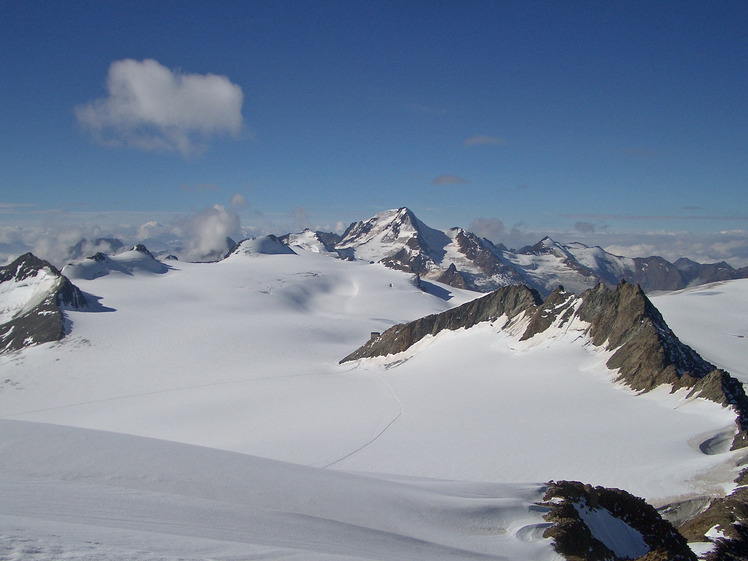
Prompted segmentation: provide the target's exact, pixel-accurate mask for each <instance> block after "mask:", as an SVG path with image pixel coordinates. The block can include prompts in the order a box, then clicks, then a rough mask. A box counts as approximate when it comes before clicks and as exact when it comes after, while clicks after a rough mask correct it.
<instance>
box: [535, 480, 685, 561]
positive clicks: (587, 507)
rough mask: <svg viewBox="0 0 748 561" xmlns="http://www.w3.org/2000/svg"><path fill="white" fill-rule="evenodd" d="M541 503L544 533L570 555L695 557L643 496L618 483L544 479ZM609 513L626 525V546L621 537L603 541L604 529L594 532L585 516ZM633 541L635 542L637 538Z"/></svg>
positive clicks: (610, 560) (587, 560) (611, 560)
mask: <svg viewBox="0 0 748 561" xmlns="http://www.w3.org/2000/svg"><path fill="white" fill-rule="evenodd" d="M544 501H547V502H545V503H544V506H547V507H549V508H550V511H549V512H548V513H547V514H546V515H545V516H544V518H545V519H546V520H547V521H548V522H551V523H552V525H551V526H550V527H549V528H548V529H547V530H546V531H545V533H544V534H543V537H545V538H550V539H552V540H553V546H554V549H555V550H556V551H557V552H558V553H559V554H561V555H563V556H564V557H565V558H566V559H569V560H570V561H577V560H578V561H582V560H584V561H598V560H599V561H603V560H605V561H616V560H619V559H638V560H639V561H660V560H662V561H666V560H667V561H696V559H697V557H696V555H695V554H694V553H693V551H691V549H690V548H689V547H688V543H687V541H686V539H685V538H684V537H683V536H682V535H681V534H680V533H678V531H677V530H676V529H675V528H674V527H673V526H672V524H670V522H668V521H667V520H665V519H663V518H662V517H661V516H660V514H659V513H658V512H657V510H655V508H654V507H652V506H651V505H649V504H648V503H647V502H646V501H644V499H641V498H639V497H635V496H634V495H631V494H630V493H628V492H626V491H623V490H621V489H609V488H605V487H592V486H591V485H585V484H582V483H580V482H578V481H558V482H551V483H549V484H548V489H547V491H546V494H545V497H544ZM600 515H601V516H602V517H603V519H604V520H605V521H606V522H607V521H608V520H609V516H612V517H613V518H615V519H617V520H618V521H620V522H621V523H623V524H625V525H626V526H628V528H629V529H630V533H631V535H632V536H635V537H637V538H638V535H640V536H641V538H642V540H641V541H639V540H638V539H636V538H635V539H633V540H632V541H633V542H634V543H633V544H632V545H631V546H630V547H629V548H628V550H629V551H627V552H626V556H621V555H623V552H621V551H618V553H616V551H614V549H616V548H617V547H618V548H622V545H621V544H620V543H606V537H607V536H604V535H595V534H596V532H595V530H594V528H593V529H591V528H590V526H589V525H588V524H587V523H586V522H585V520H586V519H587V520H589V519H594V518H595V517H596V516H600ZM637 542H638V543H637Z"/></svg>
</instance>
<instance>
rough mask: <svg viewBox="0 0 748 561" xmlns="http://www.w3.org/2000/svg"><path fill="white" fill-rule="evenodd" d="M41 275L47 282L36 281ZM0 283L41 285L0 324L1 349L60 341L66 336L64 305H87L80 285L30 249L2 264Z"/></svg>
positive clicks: (3, 350)
mask: <svg viewBox="0 0 748 561" xmlns="http://www.w3.org/2000/svg"><path fill="white" fill-rule="evenodd" d="M41 278H46V279H47V282H44V283H43V282H42V281H41V280H38V281H37V279H41ZM0 283H19V284H24V285H26V286H27V287H28V286H29V285H33V284H34V283H37V284H38V288H37V289H36V290H33V291H32V297H31V298H32V300H30V301H29V302H27V303H26V304H25V305H22V306H20V307H19V308H18V309H17V310H16V311H15V313H14V314H13V315H12V317H11V318H10V319H9V320H8V321H6V322H4V323H2V324H0V352H9V351H16V350H20V349H22V348H24V347H28V346H30V345H36V344H41V343H48V342H52V341H59V340H60V339H62V338H63V337H64V336H65V321H64V317H63V314H62V307H64V306H67V307H71V308H80V307H82V306H86V299H85V297H84V296H83V293H82V292H81V291H80V290H79V289H78V287H76V286H75V285H74V284H73V283H71V282H70V281H69V280H68V279H67V278H66V277H65V276H63V275H62V274H61V273H60V271H59V270H57V268H56V267H54V266H53V265H52V264H50V263H49V262H47V261H44V260H43V259H39V258H38V257H36V256H35V255H33V254H31V253H26V254H24V255H21V256H20V257H19V258H18V259H16V260H15V261H13V262H12V263H11V264H10V265H7V266H6V267H2V268H0ZM11 290H12V288H11Z"/></svg>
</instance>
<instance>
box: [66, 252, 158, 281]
mask: <svg viewBox="0 0 748 561" xmlns="http://www.w3.org/2000/svg"><path fill="white" fill-rule="evenodd" d="M168 270H169V266H168V265H166V264H164V263H163V262H161V261H159V260H157V259H156V258H155V257H154V256H153V254H152V253H151V252H150V251H148V248H147V247H145V246H144V245H143V244H138V245H136V246H135V247H133V248H132V249H130V250H129V251H125V252H122V253H117V254H115V255H104V254H103V253H96V254H95V255H93V256H92V257H87V258H85V259H82V260H79V261H76V262H73V263H69V264H68V265H65V266H64V267H63V268H62V272H63V274H64V275H65V276H67V277H68V278H70V279H74V280H75V279H86V280H93V279H95V278H98V277H103V276H106V275H108V274H110V273H119V274H124V275H133V274H137V273H155V274H163V273H165V272H167V271H168Z"/></svg>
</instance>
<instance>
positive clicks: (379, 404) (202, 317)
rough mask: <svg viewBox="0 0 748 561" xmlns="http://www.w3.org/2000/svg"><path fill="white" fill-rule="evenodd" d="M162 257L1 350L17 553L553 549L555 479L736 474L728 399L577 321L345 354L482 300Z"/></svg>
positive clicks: (683, 482)
mask: <svg viewBox="0 0 748 561" xmlns="http://www.w3.org/2000/svg"><path fill="white" fill-rule="evenodd" d="M170 266H171V267H172V269H171V270H169V271H168V272H166V273H165V274H155V273H152V272H149V271H144V270H140V271H133V274H131V275H125V274H109V275H107V276H104V277H100V278H95V279H93V280H85V279H79V280H77V281H76V284H78V285H79V286H80V288H81V289H83V290H84V291H85V292H86V293H88V294H91V295H93V296H95V297H97V298H98V304H99V305H98V306H95V307H93V309H95V310H98V311H87V312H84V311H68V312H66V313H67V314H68V317H69V319H70V320H71V322H72V333H71V335H69V336H68V337H67V338H66V339H64V340H63V341H62V342H61V343H57V344H52V345H43V346H39V347H36V348H31V349H27V350H24V351H23V352H21V353H15V354H11V355H6V356H3V357H2V358H0V368H1V369H2V372H3V375H2V376H1V377H0V378H2V380H4V381H2V382H0V387H1V388H2V391H0V432H1V433H2V438H0V466H1V467H2V469H0V484H1V485H2V486H3V489H4V490H3V492H2V495H3V496H4V497H8V500H3V501H0V503H1V504H0V534H2V535H3V536H5V537H4V538H2V539H3V540H6V542H5V543H7V544H8V545H7V547H8V548H9V550H10V551H12V552H13V553H14V554H17V553H18V552H19V551H20V548H22V547H24V546H23V543H25V542H24V541H23V540H24V539H25V538H24V536H26V537H28V543H29V544H31V545H30V546H29V547H36V548H37V549H39V550H40V551H41V552H42V553H43V554H45V555H46V556H47V558H52V552H53V551H54V550H55V549H54V548H55V547H56V546H55V537H54V536H63V537H58V538H57V539H58V541H61V542H63V543H62V545H60V546H59V547H60V548H61V550H62V551H63V552H64V553H65V552H67V553H69V557H71V558H72V557H75V558H81V557H82V553H85V552H84V551H83V549H81V548H85V547H88V546H86V545H85V544H86V543H90V542H91V541H95V542H97V543H96V544H93V545H91V553H90V558H92V559H93V558H100V557H102V556H103V557H104V558H116V557H117V555H134V556H135V557H138V558H141V557H142V558H148V557H144V556H143V555H142V553H143V551H150V552H154V553H151V554H150V555H152V556H153V557H152V558H164V559H169V558H176V557H182V556H187V557H188V558H201V557H202V558H204V557H208V556H212V557H218V558H238V557H241V555H246V556H254V557H255V558H259V559H270V558H273V559H275V558H288V559H290V558H299V559H314V558H320V559H322V558H332V557H331V556H335V555H340V556H342V557H341V558H346V559H349V558H363V559H472V558H481V557H480V556H481V555H485V556H487V558H492V559H502V558H510V559H515V558H522V559H553V558H555V554H554V553H553V552H552V550H551V548H550V543H549V541H548V540H544V539H542V537H541V535H542V528H543V524H544V523H543V520H542V513H543V509H542V508H540V507H536V506H534V505H533V503H534V502H535V501H537V500H539V498H540V495H541V490H540V486H541V484H542V483H543V482H545V481H547V480H549V479H561V478H570V479H580V480H583V481H585V482H589V483H592V484H598V485H599V484H602V485H611V486H618V487H622V488H626V489H628V490H629V491H631V492H633V493H635V494H638V495H642V496H645V497H647V498H649V499H651V500H653V501H655V502H658V501H659V502H663V501H666V500H668V499H669V498H672V497H675V496H681V495H684V494H690V493H696V492H716V491H717V490H718V489H720V488H721V487H722V486H723V484H724V483H725V482H729V481H730V480H731V479H732V477H731V475H730V473H729V471H728V470H729V469H730V468H731V467H732V462H734V460H735V459H736V453H730V452H724V453H722V454H717V455H710V456H707V455H704V454H703V453H702V452H701V451H700V450H699V444H700V443H701V442H703V441H704V440H706V439H707V438H709V437H710V436H712V435H713V434H715V433H717V432H719V431H722V430H726V431H731V430H734V416H733V415H732V414H731V413H730V411H729V410H727V409H724V408H722V407H720V406H718V405H716V404H714V403H710V402H706V401H703V400H686V399H685V397H684V396H683V395H682V394H678V395H669V394H668V393H667V391H656V392H652V393H650V394H647V395H644V396H636V395H634V394H633V393H632V392H630V391H628V390H626V389H625V388H621V387H615V386H614V385H613V384H612V383H611V381H610V380H611V378H612V373H611V372H609V371H608V370H607V369H606V368H605V366H604V364H605V361H606V356H605V354H604V353H603V352H602V351H600V350H599V349H597V348H595V347H592V346H590V345H588V344H586V341H585V339H584V338H583V337H580V335H581V333H580V332H576V331H569V332H557V333H554V336H553V337H543V338H542V339H537V340H531V341H529V342H522V343H519V342H518V340H517V337H516V336H514V335H511V334H507V333H502V332H499V330H498V327H494V326H489V325H482V326H478V327H475V328H472V329H469V330H463V331H459V332H454V333H443V334H440V335H439V336H437V337H434V338H427V339H426V340H424V341H422V342H421V343H419V344H418V345H416V347H414V348H412V349H410V350H409V351H408V352H407V353H404V354H403V355H402V356H395V357H387V358H385V359H377V360H370V361H362V362H360V363H354V364H344V365H339V364H338V361H339V360H340V359H341V358H342V357H344V356H345V355H347V354H348V353H349V352H351V351H352V350H353V349H355V348H356V347H358V346H359V345H361V344H362V343H364V342H365V341H366V340H367V339H368V338H369V335H370V332H371V331H383V330H385V329H386V328H387V327H390V326H391V325H393V324H394V323H397V322H402V321H406V320H411V319H414V318H416V317H420V316H423V315H426V314H429V313H435V312H439V311H442V310H444V309H447V308H449V307H451V306H454V305H457V304H459V303H462V302H464V301H465V300H466V299H469V298H472V297H474V296H476V295H475V294H472V293H464V292H463V293H460V292H459V291H457V290H456V289H451V288H448V287H443V286H437V285H428V286H429V290H430V292H431V293H430V294H429V293H425V292H422V291H421V290H419V289H418V287H417V286H416V285H415V283H414V282H413V279H411V277H409V276H408V275H405V274H403V273H400V272H396V271H392V270H389V269H386V268H384V267H383V266H381V265H371V264H365V263H362V262H346V261H341V260H337V259H333V258H331V257H330V256H327V255H324V254H320V253H314V252H306V251H303V250H299V252H298V255H293V254H289V255H267V254H257V253H253V252H252V251H245V252H238V253H236V254H233V255H231V256H230V257H229V258H227V259H225V260H224V261H221V262H218V263H209V264H190V263H181V262H172V263H171V264H170ZM40 423H45V424H40ZM53 425H57V426H53ZM60 425H65V427H63V426H60ZM71 427H79V428H77V429H75V428H71ZM81 429H95V430H88V431H84V430H81ZM100 431H109V432H100ZM112 433H121V434H112ZM138 437H139V438H138ZM142 437H148V439H144V438H142ZM153 438H155V439H161V440H160V441H159V440H150V439H153ZM164 441H171V442H164ZM259 457H261V458H264V459H260V458H259ZM270 460H273V461H272V462H271V461H270ZM278 460H280V461H284V462H291V463H292V464H295V465H290V464H285V463H278V462H277V461H278ZM320 468H328V469H320ZM350 471H355V472H359V474H358V475H352V474H350V473H345V472H350ZM364 474H365V475H364ZM424 478H427V479H424ZM436 480H441V482H439V481H436ZM448 481H452V482H453V483H448ZM458 481H462V482H463V483H456V482H458ZM69 505H70V506H69ZM143 520H145V522H144V521H143ZM96 536H98V537H96ZM127 536H130V538H131V539H132V541H128V540H129V538H128V537H127ZM2 544H3V542H2V541H0V548H2V547H3V545H2ZM133 551H134V552H135V553H133ZM138 551H139V552H140V554H137V552H138ZM189 552H192V553H191V554H188V553H189ZM195 552H199V553H198V554H196V553H195ZM96 555H99V557H96ZM16 556H17V557H18V556H19V555H16ZM315 556H316V557H315ZM21 557H22V556H21ZM42 558H43V557H42ZM336 558H337V557H336Z"/></svg>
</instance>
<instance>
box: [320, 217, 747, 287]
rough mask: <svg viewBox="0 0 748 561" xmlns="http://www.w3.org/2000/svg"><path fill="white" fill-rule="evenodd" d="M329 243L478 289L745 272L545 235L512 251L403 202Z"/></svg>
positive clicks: (349, 253) (656, 283) (653, 283)
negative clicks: (433, 222) (436, 221)
mask: <svg viewBox="0 0 748 561" xmlns="http://www.w3.org/2000/svg"><path fill="white" fill-rule="evenodd" d="M333 248H334V249H335V250H336V251H337V252H338V253H339V254H340V255H341V256H345V257H347V258H356V259H363V260H367V261H376V262H381V263H384V264H385V265H386V266H388V267H390V268H393V269H399V270H403V271H409V272H413V273H416V274H419V275H421V276H422V277H423V278H426V279H432V280H438V281H441V282H444V283H446V284H449V285H451V286H455V287H459V288H469V289H471V290H477V291H480V292H489V291H491V290H495V289H496V288H499V287H501V286H507V285H515V284H526V285H528V286H531V287H533V288H535V289H536V290H538V292H540V293H541V294H542V295H543V296H547V295H548V294H550V293H551V292H553V291H554V290H555V289H556V288H557V287H558V286H559V285H563V286H565V287H566V289H567V290H570V291H572V292H574V293H576V294H580V293H581V292H584V291H585V290H587V289H590V288H592V287H594V286H595V285H597V284H598V283H600V282H602V283H604V284H606V285H608V286H610V287H612V286H615V285H616V284H618V282H619V281H620V280H626V281H627V282H629V283H631V284H639V285H640V286H641V287H642V288H643V289H644V290H645V291H647V292H650V291H661V290H678V289H681V288H685V287H686V286H688V285H693V284H699V283H703V282H713V281H716V280H727V279H735V278H744V277H746V276H748V268H746V269H737V270H736V269H734V268H732V267H731V266H730V265H728V264H727V263H716V264H711V265H702V264H699V263H696V262H694V261H690V260H687V259H681V260H678V262H676V264H673V263H670V262H668V261H666V260H665V259H663V258H661V257H656V256H654V257H636V258H626V257H619V256H617V255H613V254H611V253H609V252H607V251H605V250H603V249H602V248H600V247H589V246H586V245H584V244H581V243H578V242H574V243H569V244H561V243H558V242H556V241H554V240H552V239H551V238H549V237H545V238H543V239H542V240H540V241H539V242H538V243H537V244H535V245H533V246H527V247H524V248H521V249H519V250H516V251H514V250H509V249H507V248H506V247H504V246H503V245H495V244H493V243H492V242H491V241H490V240H487V239H485V238H479V237H478V236H476V235H475V234H472V233H470V232H467V231H465V230H463V229H462V228H452V229H450V230H447V231H440V230H435V229H433V228H430V227H429V226H427V225H425V224H424V223H423V222H421V221H420V220H419V219H418V218H416V216H415V215H414V214H413V212H411V211H410V210H409V209H407V208H400V209H397V210H388V211H385V212H381V213H379V214H377V215H376V216H373V217H372V218H369V219H368V220H365V221H362V222H355V223H353V224H352V225H351V226H350V227H349V228H348V230H346V232H345V233H344V234H343V238H342V239H341V240H340V241H339V242H337V243H336V244H335V245H334V246H333Z"/></svg>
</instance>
